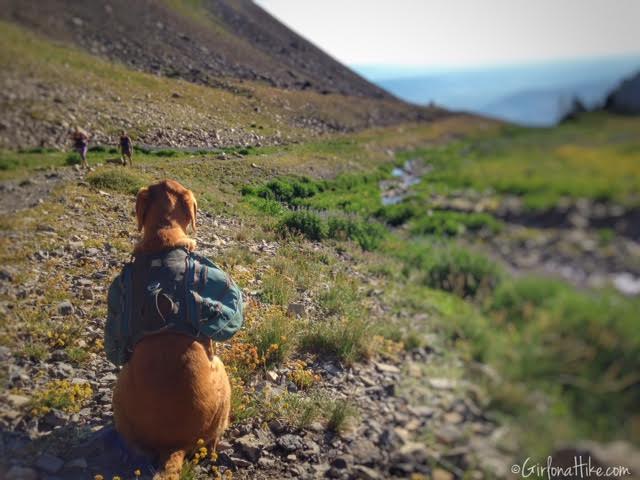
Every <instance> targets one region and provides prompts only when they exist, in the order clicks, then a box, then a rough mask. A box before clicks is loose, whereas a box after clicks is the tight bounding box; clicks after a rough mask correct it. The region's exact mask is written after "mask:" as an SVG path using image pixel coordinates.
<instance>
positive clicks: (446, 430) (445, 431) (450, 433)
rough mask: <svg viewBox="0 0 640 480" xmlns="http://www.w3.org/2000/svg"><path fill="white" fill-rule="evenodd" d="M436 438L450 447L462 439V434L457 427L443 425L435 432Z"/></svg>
mask: <svg viewBox="0 0 640 480" xmlns="http://www.w3.org/2000/svg"><path fill="white" fill-rule="evenodd" d="M436 438H437V439H438V440H439V441H441V442H443V443H446V444H447V445H451V444H453V443H456V442H458V441H460V440H461V439H462V438H463V434H462V432H461V431H460V430H459V429H458V428H457V427H454V426H453V425H445V426H444V427H442V428H441V429H440V430H438V431H437V432H436Z"/></svg>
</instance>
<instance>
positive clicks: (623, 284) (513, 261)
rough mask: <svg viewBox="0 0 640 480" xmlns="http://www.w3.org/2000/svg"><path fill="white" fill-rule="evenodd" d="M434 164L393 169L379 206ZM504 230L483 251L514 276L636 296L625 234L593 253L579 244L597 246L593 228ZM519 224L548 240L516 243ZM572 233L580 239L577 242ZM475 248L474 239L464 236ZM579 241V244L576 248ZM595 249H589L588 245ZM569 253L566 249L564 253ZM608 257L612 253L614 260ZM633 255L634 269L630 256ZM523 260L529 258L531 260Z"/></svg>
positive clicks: (636, 271) (398, 197) (637, 271)
mask: <svg viewBox="0 0 640 480" xmlns="http://www.w3.org/2000/svg"><path fill="white" fill-rule="evenodd" d="M431 170H432V167H431V166H430V165H428V164H425V163H424V162H422V161H420V160H408V161H407V162H405V164H404V165H403V166H402V167H396V168H394V169H393V171H392V172H391V175H392V178H390V179H386V180H382V181H381V182H380V184H379V186H380V191H381V196H382V204H383V205H385V206H387V205H396V204H398V203H400V202H402V201H403V200H404V199H405V198H407V197H408V196H409V195H410V194H411V191H412V187H413V186H414V185H417V184H418V183H420V181H421V180H422V177H424V176H425V175H427V174H428V173H429V172H430V171H431ZM503 221H504V222H505V224H506V228H505V229H504V232H503V233H499V234H497V235H495V236H494V237H492V238H491V241H489V242H482V244H481V245H480V247H481V248H483V249H485V250H486V249H487V248H488V249H489V250H490V254H491V256H492V257H494V258H497V259H499V261H501V262H503V263H505V264H506V265H507V266H508V269H509V270H511V271H513V272H514V274H516V275H518V274H526V273H536V272H540V273H542V274H547V275H552V276H556V277H560V278H563V279H564V280H566V281H568V282H570V283H572V284H574V285H576V286H580V287H594V288H602V287H606V286H609V285H610V286H613V287H614V288H615V289H616V290H618V291H619V292H620V293H622V294H624V295H628V296H638V295H640V268H639V267H638V266H637V265H640V243H638V242H636V241H635V240H633V239H630V238H625V237H623V236H616V238H615V240H614V241H613V243H612V245H611V246H610V247H609V250H611V251H613V252H614V253H613V254H611V253H606V252H605V253H603V254H599V253H597V252H596V253H594V251H593V250H589V249H588V248H587V249H586V252H585V251H582V250H581V249H580V248H579V247H580V245H581V243H589V244H595V245H597V239H598V231H597V230H596V229H593V228H583V229H578V228H567V227H565V228H536V227H535V226H534V225H529V226H526V225H522V224H520V225H518V222H516V223H512V222H509V221H508V219H506V218H504V219H503ZM518 228H520V229H521V228H531V229H533V230H536V231H538V232H540V233H541V235H546V236H547V237H548V238H547V241H545V242H542V244H540V245H538V248H535V247H531V246H529V245H520V244H519V242H517V241H514V240H513V239H512V238H510V234H511V233H512V232H514V231H516V230H517V229H518ZM575 237H579V238H580V242H575V241H574V240H575ZM467 239H468V240H469V241H471V245H472V246H475V244H476V243H479V242H476V240H477V238H474V237H470V238H467ZM576 245H577V247H576ZM590 248H593V247H590ZM568 250H569V252H571V253H569V252H568ZM611 255H613V256H614V258H613V260H612V259H611ZM634 257H636V261H635V263H636V264H637V265H636V266H635V267H634V266H633V264H632V262H631V259H633V258H634ZM524 259H532V261H530V262H529V263H527V262H525V261H523V260H524Z"/></svg>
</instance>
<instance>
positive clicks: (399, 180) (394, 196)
mask: <svg viewBox="0 0 640 480" xmlns="http://www.w3.org/2000/svg"><path fill="white" fill-rule="evenodd" d="M429 171H431V167H430V166H429V165H425V164H424V163H423V162H421V161H419V160H407V161H406V162H405V164H404V165H403V166H402V167H395V168H394V169H393V170H392V171H391V175H392V177H393V178H391V179H388V180H382V181H381V182H380V191H381V192H382V204H383V205H395V204H397V203H400V202H401V201H402V200H404V199H405V198H406V197H407V195H409V193H410V190H411V187H413V186H414V185H417V184H418V183H420V180H421V179H422V177H423V176H424V175H426V174H427V173H429Z"/></svg>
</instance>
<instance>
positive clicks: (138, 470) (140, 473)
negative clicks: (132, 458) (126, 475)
mask: <svg viewBox="0 0 640 480" xmlns="http://www.w3.org/2000/svg"><path fill="white" fill-rule="evenodd" d="M133 474H134V475H135V476H136V477H139V476H140V475H142V472H141V471H140V469H139V468H136V469H135V470H134V471H133Z"/></svg>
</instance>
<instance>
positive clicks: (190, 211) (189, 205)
mask: <svg viewBox="0 0 640 480" xmlns="http://www.w3.org/2000/svg"><path fill="white" fill-rule="evenodd" d="M182 205H183V206H184V209H185V210H186V212H187V215H189V225H191V228H192V229H193V231H194V232H195V231H196V216H197V215H198V202H196V197H195V196H194V195H193V192H192V191H191V190H187V191H186V192H184V193H183V194H182Z"/></svg>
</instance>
